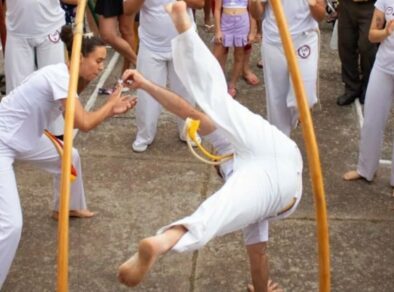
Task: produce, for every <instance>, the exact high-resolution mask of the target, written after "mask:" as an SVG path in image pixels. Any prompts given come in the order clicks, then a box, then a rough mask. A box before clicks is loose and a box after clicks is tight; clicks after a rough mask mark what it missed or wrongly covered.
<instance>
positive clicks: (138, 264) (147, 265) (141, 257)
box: [118, 226, 187, 287]
mask: <svg viewBox="0 0 394 292" xmlns="http://www.w3.org/2000/svg"><path fill="white" fill-rule="evenodd" d="M186 232H187V229H186V228H185V227H183V226H174V227H173V228H170V229H168V230H166V231H165V232H164V233H162V234H159V235H156V236H152V237H148V238H145V239H143V240H141V241H140V243H139V245H138V252H137V253H135V254H134V255H133V256H132V257H131V258H129V259H128V260H127V261H126V262H124V263H123V264H122V265H121V266H120V267H119V270H118V279H119V281H120V282H121V283H123V284H125V285H126V286H129V287H134V286H137V285H138V284H139V283H140V282H141V281H142V280H143V278H144V277H145V275H146V274H147V273H148V272H149V271H150V269H151V268H152V266H153V264H154V263H155V262H156V260H157V259H158V257H159V256H161V255H164V254H165V253H167V252H168V251H169V250H170V249H171V248H172V247H173V246H174V245H175V244H176V243H177V242H178V240H179V239H181V237H182V236H183V235H184V234H185V233H186Z"/></svg>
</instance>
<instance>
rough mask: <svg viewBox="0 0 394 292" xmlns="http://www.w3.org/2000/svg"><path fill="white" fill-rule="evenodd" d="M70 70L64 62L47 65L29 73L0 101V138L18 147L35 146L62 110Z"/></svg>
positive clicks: (24, 149)
mask: <svg viewBox="0 0 394 292" xmlns="http://www.w3.org/2000/svg"><path fill="white" fill-rule="evenodd" d="M68 83H69V72H68V68H67V66H66V65H65V64H63V63H60V64H56V65H49V66H46V67H44V68H42V69H40V70H38V71H36V72H34V73H32V74H31V75H29V76H28V77H26V79H25V80H24V81H23V82H22V84H21V85H20V86H18V87H17V88H15V89H14V90H13V91H11V92H10V94H8V95H7V96H6V97H4V98H3V99H2V100H1V102H0V141H2V142H3V143H4V144H6V145H8V146H9V147H11V148H13V149H15V150H16V151H20V152H24V151H28V150H30V149H32V147H33V146H34V145H35V143H36V141H37V140H38V139H39V138H40V137H41V136H42V135H43V132H44V130H45V129H47V128H48V126H49V124H51V123H52V122H53V121H54V120H55V119H56V118H57V117H58V116H59V115H61V114H62V112H63V106H62V103H61V100H62V99H65V98H66V97H67V92H68Z"/></svg>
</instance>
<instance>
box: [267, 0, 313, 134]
mask: <svg viewBox="0 0 394 292" xmlns="http://www.w3.org/2000/svg"><path fill="white" fill-rule="evenodd" d="M262 2H266V3H265V12H264V17H263V23H262V32H263V39H262V46H261V54H262V60H263V63H264V83H265V86H266V96H267V111H268V121H269V122H270V123H271V124H273V125H274V126H276V127H278V129H279V130H281V131H282V132H283V133H285V134H286V135H287V136H289V135H290V132H291V130H292V129H293V128H294V127H295V126H296V125H297V121H298V111H297V101H296V97H295V93H294V89H293V86H292V82H291V77H290V74H289V69H288V65H287V60H286V56H285V53H284V49H283V46H282V41H281V39H280V35H279V29H278V26H277V24H276V20H275V15H274V12H273V11H272V7H271V4H270V3H269V2H267V0H262ZM282 4H283V9H284V12H285V15H286V18H287V23H288V27H289V30H290V35H291V37H292V40H293V43H294V49H295V53H296V56H297V60H298V64H299V67H300V71H301V75H302V80H303V81H304V86H305V90H306V94H307V98H308V104H309V107H312V106H313V105H314V104H315V103H316V102H317V94H316V91H317V76H318V72H317V71H318V59H319V32H318V23H317V21H316V20H314V18H313V17H312V15H311V13H310V10H309V6H308V2H307V1H306V0H282Z"/></svg>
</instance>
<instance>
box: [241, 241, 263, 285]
mask: <svg viewBox="0 0 394 292" xmlns="http://www.w3.org/2000/svg"><path fill="white" fill-rule="evenodd" d="M266 249H267V243H266V242H259V243H256V244H251V245H248V246H246V251H247V252H248V257H249V264H250V273H251V276H252V283H253V286H252V288H253V290H249V291H255V292H267V291H268V290H267V286H268V257H267V254H266ZM249 288H250V287H249Z"/></svg>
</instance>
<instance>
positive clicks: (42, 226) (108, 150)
mask: <svg viewBox="0 0 394 292" xmlns="http://www.w3.org/2000/svg"><path fill="white" fill-rule="evenodd" d="M199 21H200V20H199ZM200 30H201V29H200ZM201 34H202V36H203V38H204V39H205V40H206V41H207V42H209V39H210V38H211V37H212V34H209V33H205V32H204V31H202V30H201ZM329 38H330V27H329V26H328V25H326V24H325V25H323V26H322V53H321V63H320V105H319V106H317V107H316V108H315V109H314V111H313V119H314V125H315V129H316V134H317V138H318V143H319V147H320V155H321V161H322V168H323V174H324V181H325V190H326V197H327V207H328V215H329V228H330V246H331V272H332V274H331V276H332V278H331V279H332V281H331V285H332V291H350V292H353V291H354V292H361V291H362V292H367V291H370V292H376V291H380V292H391V291H394V264H393V263H394V198H392V197H391V196H390V195H391V193H392V189H391V188H390V185H389V174H390V167H389V166H382V167H381V168H380V170H379V174H378V176H377V177H376V179H375V181H374V182H373V183H366V182H365V181H357V182H344V181H343V180H342V179H341V175H342V174H343V173H344V172H345V171H346V170H349V169H353V168H354V167H355V165H356V162H357V154H358V141H359V123H358V117H357V114H356V109H355V107H354V106H347V107H338V106H337V105H336V104H335V100H336V97H337V96H338V95H340V94H341V93H342V91H343V85H342V83H341V78H340V63H339V60H338V56H337V53H336V52H334V51H330V49H329V48H328V42H329ZM258 55H259V46H258V45H255V47H254V51H253V59H252V61H251V66H252V69H253V71H255V73H256V74H258V75H259V76H261V77H262V73H261V72H260V69H258V68H257V67H256V66H255V64H256V62H257V60H258V58H259V57H258ZM119 70H120V69H119V66H118V67H117V68H116V70H114V73H113V74H112V75H111V76H110V78H109V79H108V81H107V86H109V85H112V84H114V82H115V80H116V79H117V76H119V74H120V73H119ZM93 88H94V85H93V86H92V88H90V90H93ZM88 91H89V90H88ZM89 94H90V92H86V94H85V95H84V96H83V97H82V99H83V100H84V101H86V99H87V97H88V96H89ZM264 96H265V94H264V87H263V86H262V85H260V86H257V87H250V86H248V85H247V84H246V83H245V82H244V81H243V80H241V81H239V95H238V96H237V99H238V100H239V101H240V102H241V103H242V104H244V105H246V106H247V107H249V108H250V109H252V110H254V111H256V112H258V113H261V114H262V115H263V116H266V110H265V98H264ZM104 99H105V97H103V96H99V98H98V104H100V103H101V102H102V101H103V100H104ZM393 123H394V120H393V115H391V120H390V121H389V123H388V127H387V130H386V140H385V144H384V149H383V153H382V158H383V159H386V160H389V159H390V157H391V149H392V141H393V127H392V125H393ZM135 132H136V127H135V116H134V112H131V113H129V114H126V115H124V116H119V117H116V118H112V119H110V120H108V121H107V122H106V123H104V124H103V125H101V126H100V127H98V128H97V129H96V130H94V131H92V132H90V133H87V134H85V133H79V134H78V135H77V137H76V140H75V146H76V147H77V148H78V149H79V151H80V154H81V156H82V161H83V172H84V173H83V175H84V181H85V188H86V193H87V197H88V204H89V208H90V209H91V210H94V211H97V212H98V214H97V216H96V217H95V218H93V219H89V220H75V219H73V220H71V221H70V245H69V247H70V251H69V290H70V291H94V292H98V291H126V290H128V288H126V287H124V286H122V285H120V284H119V283H118V281H117V279H116V271H117V267H118V266H119V264H121V263H122V262H123V261H124V260H126V259H127V258H128V257H129V256H130V255H131V254H132V253H134V252H135V251H136V247H137V244H138V241H139V240H140V239H142V238H144V237H146V236H149V235H151V234H153V233H154V232H155V231H156V230H157V229H158V228H159V227H161V226H163V225H164V224H167V223H169V222H171V221H173V220H175V219H177V218H180V217H182V216H185V215H188V214H190V213H191V212H192V211H193V210H194V209H195V208H196V207H197V206H198V205H199V204H200V203H201V202H202V201H203V200H204V199H205V198H206V197H207V196H209V195H210V194H212V193H213V192H214V191H215V190H216V189H217V188H218V187H220V186H221V184H222V182H221V181H220V179H219V178H218V177H217V176H216V174H215V171H214V170H213V169H212V168H211V167H210V166H207V165H204V164H202V163H200V162H199V161H197V160H195V159H194V158H193V157H192V156H191V154H190V153H189V151H188V149H187V147H186V146H185V144H184V143H182V142H181V141H180V140H179V139H178V134H177V131H176V125H175V119H174V116H172V115H171V114H168V113H163V115H162V117H161V119H160V122H159V126H158V132H157V138H156V140H155V141H154V143H153V144H152V145H151V146H150V147H149V150H148V151H147V152H145V153H142V154H136V153H133V152H132V150H131V144H132V142H133V139H134V137H135ZM294 139H295V140H296V141H297V143H298V145H299V146H300V148H301V149H304V148H305V147H304V143H303V139H302V133H301V129H300V128H299V129H297V130H295V131H294ZM304 157H305V155H304ZM16 172H17V180H18V187H19V192H20V197H21V201H22V205H23V214H24V227H23V234H22V239H21V242H20V245H19V249H18V251H17V255H16V258H15V260H14V263H13V265H12V268H11V271H10V273H9V275H8V278H7V281H6V283H5V285H4V287H3V290H2V291H4V292H18V291H39V292H41V291H54V290H56V250H57V239H56V237H57V222H55V221H53V220H52V219H51V218H50V214H51V205H52V198H51V197H52V183H51V177H50V176H49V175H48V174H46V173H44V172H42V171H39V170H36V169H33V168H32V167H30V166H28V165H26V164H21V163H17V165H16ZM284 179H285V178H284ZM270 236H271V239H270V242H269V255H270V266H271V276H272V278H273V280H274V281H277V282H279V283H280V284H281V285H282V287H284V289H285V291H292V292H293V291H295V292H298V291H299V292H307V291H317V290H318V287H319V283H318V258H317V243H316V222H315V210H314V202H313V194H312V191H311V184H310V178H309V173H308V167H307V162H306V158H305V171H304V194H303V200H302V202H301V204H300V206H299V208H298V210H297V212H296V213H295V214H294V215H293V216H292V217H291V218H289V219H286V220H283V221H280V222H275V223H273V224H272V227H271V231H270ZM249 281H250V276H249V273H248V262H247V257H246V252H245V249H244V247H243V243H242V236H241V234H240V233H234V234H229V235H226V236H224V237H221V238H217V239H215V240H212V241H211V242H209V243H208V244H207V246H206V247H205V248H203V249H201V250H200V251H198V252H194V253H184V254H170V255H168V256H166V257H164V258H162V259H160V260H159V262H158V263H157V265H156V266H155V267H154V268H153V270H152V272H151V273H150V275H149V276H148V277H147V278H146V279H145V281H144V282H143V284H142V285H140V286H139V287H138V288H135V289H133V290H134V291H162V292H165V291H168V292H178V291H179V292H186V291H188V292H227V291H234V292H236V291H245V289H246V285H247V283H249Z"/></svg>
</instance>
